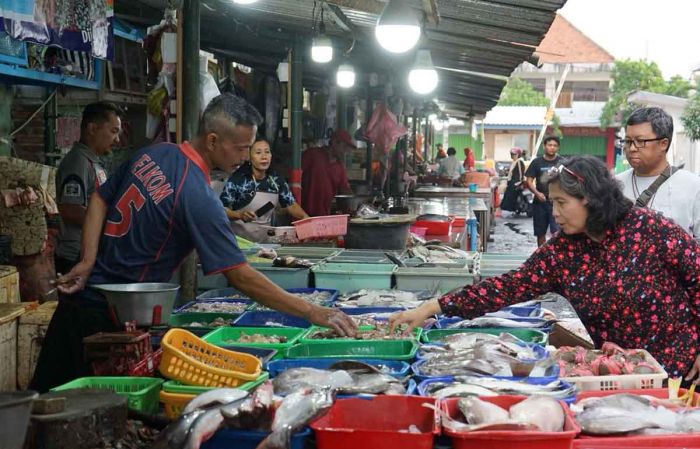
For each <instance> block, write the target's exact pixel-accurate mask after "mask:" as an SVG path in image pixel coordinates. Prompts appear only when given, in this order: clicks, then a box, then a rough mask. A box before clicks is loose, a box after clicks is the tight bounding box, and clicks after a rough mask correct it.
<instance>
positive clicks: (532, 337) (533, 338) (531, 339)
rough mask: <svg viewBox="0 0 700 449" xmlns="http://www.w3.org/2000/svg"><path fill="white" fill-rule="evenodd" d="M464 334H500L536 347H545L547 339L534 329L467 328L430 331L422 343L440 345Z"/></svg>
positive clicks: (543, 334) (424, 334)
mask: <svg viewBox="0 0 700 449" xmlns="http://www.w3.org/2000/svg"><path fill="white" fill-rule="evenodd" d="M464 333H480V334H490V335H501V334H502V333H506V334H511V335H512V336H514V337H516V338H519V339H520V340H522V341H524V342H526V343H535V344H538V345H546V344H547V339H548V338H549V337H548V336H547V334H546V333H544V332H542V331H540V330H536V329H513V328H508V327H484V328H469V329H432V330H429V331H427V332H424V333H423V336H422V338H421V339H422V341H423V343H440V341H441V340H442V339H443V338H445V337H448V336H450V335H454V334H464Z"/></svg>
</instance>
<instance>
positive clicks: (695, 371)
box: [685, 355, 700, 385]
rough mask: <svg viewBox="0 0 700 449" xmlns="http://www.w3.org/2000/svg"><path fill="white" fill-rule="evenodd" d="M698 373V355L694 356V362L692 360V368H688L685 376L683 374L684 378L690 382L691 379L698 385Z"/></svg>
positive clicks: (699, 381) (699, 370) (699, 362)
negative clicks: (688, 370)
mask: <svg viewBox="0 0 700 449" xmlns="http://www.w3.org/2000/svg"><path fill="white" fill-rule="evenodd" d="M699 374H700V355H699V356H697V357H696V358H695V362H693V368H692V369H691V370H690V372H689V373H688V375H687V376H685V380H686V381H688V382H690V381H692V380H693V379H695V378H696V377H697V379H695V381H694V382H693V383H694V384H695V385H700V377H698V375H699Z"/></svg>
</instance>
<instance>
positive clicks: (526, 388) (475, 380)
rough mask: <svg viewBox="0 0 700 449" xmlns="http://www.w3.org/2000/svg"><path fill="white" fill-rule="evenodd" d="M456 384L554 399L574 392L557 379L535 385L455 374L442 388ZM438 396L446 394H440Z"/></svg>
mask: <svg viewBox="0 0 700 449" xmlns="http://www.w3.org/2000/svg"><path fill="white" fill-rule="evenodd" d="M457 385H476V386H480V387H483V388H486V389H488V390H490V391H492V392H494V393H498V394H507V395H522V396H533V395H543V396H551V397H553V398H555V399H563V398H566V397H569V396H572V395H574V394H575V392H576V390H575V388H574V387H573V386H571V385H568V386H567V385H566V384H563V383H562V382H561V381H559V380H555V381H552V382H550V383H548V384H545V385H536V384H531V383H527V382H523V381H515V380H508V379H494V378H489V377H476V376H457V377H455V383H452V384H447V385H443V386H442V388H444V387H445V386H457ZM442 388H435V389H433V390H431V392H430V395H431V396H433V394H432V393H437V392H438V391H440V390H441V389H442ZM440 397H446V396H444V395H440ZM447 397H449V396H447Z"/></svg>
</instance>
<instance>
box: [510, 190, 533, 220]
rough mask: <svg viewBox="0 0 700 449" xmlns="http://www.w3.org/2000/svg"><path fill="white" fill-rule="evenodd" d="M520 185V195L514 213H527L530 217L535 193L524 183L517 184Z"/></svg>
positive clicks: (516, 200)
mask: <svg viewBox="0 0 700 449" xmlns="http://www.w3.org/2000/svg"><path fill="white" fill-rule="evenodd" d="M516 186H518V187H519V188H518V196H517V197H516V199H515V210H514V211H513V213H514V214H516V215H520V214H525V215H526V216H527V217H528V218H531V217H532V203H533V201H534V200H535V195H534V194H533V193H532V192H531V191H530V189H528V188H526V187H525V186H523V185H522V183H518V184H516Z"/></svg>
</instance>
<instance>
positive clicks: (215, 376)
mask: <svg viewBox="0 0 700 449" xmlns="http://www.w3.org/2000/svg"><path fill="white" fill-rule="evenodd" d="M161 347H162V348H163V357H162V358H161V360H160V366H159V369H160V373H161V374H162V375H163V376H165V377H167V378H168V379H172V380H177V381H179V382H182V383H183V384H187V385H199V386H202V387H237V386H239V385H241V384H243V383H246V382H249V381H251V380H255V379H257V378H258V376H260V373H261V372H262V364H261V362H260V359H258V358H257V357H255V356H253V355H250V354H244V353H240V352H235V351H227V350H226V349H222V348H219V347H217V346H214V345H211V344H209V343H207V342H205V341H204V340H202V339H201V338H199V337H197V336H196V335H194V334H192V333H191V332H187V331H186V330H184V329H170V330H169V331H168V332H167V333H166V334H165V335H164V336H163V341H162V342H161Z"/></svg>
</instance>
